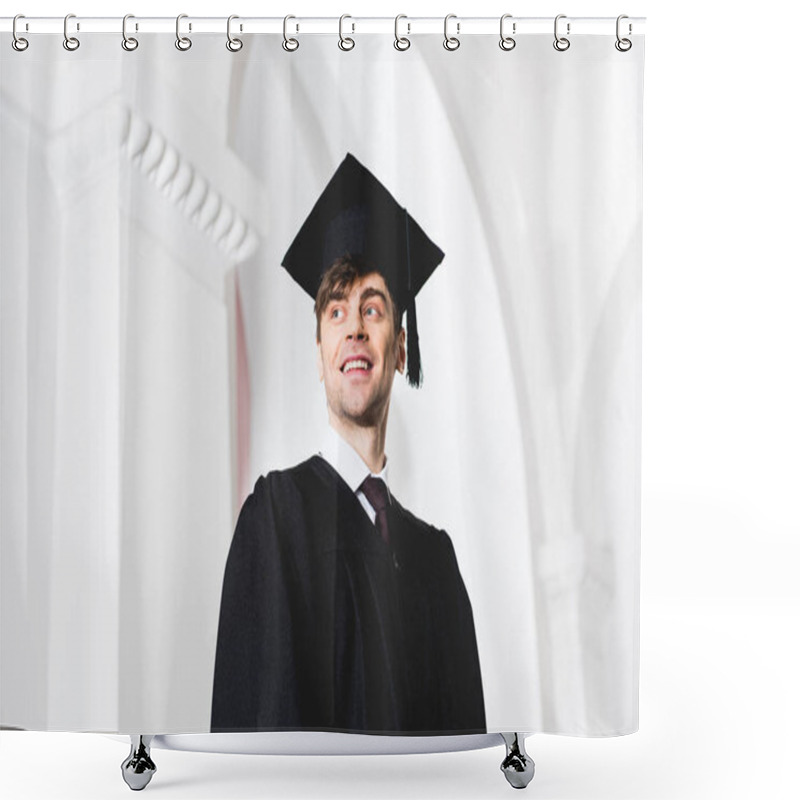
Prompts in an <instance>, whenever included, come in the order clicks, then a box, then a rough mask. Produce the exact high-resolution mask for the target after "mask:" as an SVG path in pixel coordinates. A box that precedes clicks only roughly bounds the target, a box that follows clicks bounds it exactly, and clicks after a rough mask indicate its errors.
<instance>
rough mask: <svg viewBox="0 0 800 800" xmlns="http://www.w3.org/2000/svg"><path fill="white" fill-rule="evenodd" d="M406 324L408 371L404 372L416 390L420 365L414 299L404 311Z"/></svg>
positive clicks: (418, 384)
mask: <svg viewBox="0 0 800 800" xmlns="http://www.w3.org/2000/svg"><path fill="white" fill-rule="evenodd" d="M406 323H407V327H408V331H407V333H408V339H407V345H408V369H407V370H406V379H407V380H408V382H409V383H410V384H411V385H412V386H413V387H414V388H415V389H418V388H419V387H420V385H421V384H422V363H421V362H420V357H419V333H418V331H417V305H416V303H415V301H414V298H413V297H412V298H411V302H410V303H409V305H408V308H407V309H406Z"/></svg>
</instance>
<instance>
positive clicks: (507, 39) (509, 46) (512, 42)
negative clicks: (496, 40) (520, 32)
mask: <svg viewBox="0 0 800 800" xmlns="http://www.w3.org/2000/svg"><path fill="white" fill-rule="evenodd" d="M507 19H511V14H503V16H502V17H500V49H501V50H505V51H506V52H508V51H509V50H513V49H514V48H515V47H516V46H517V40H516V39H514V38H513V37H512V36H506V35H505V33H504V31H503V25H504V24H505V21H506V20H507ZM512 31H513V32H514V33H516V32H517V25H516V23H514V25H513V27H512Z"/></svg>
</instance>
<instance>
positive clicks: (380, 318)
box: [317, 272, 406, 426]
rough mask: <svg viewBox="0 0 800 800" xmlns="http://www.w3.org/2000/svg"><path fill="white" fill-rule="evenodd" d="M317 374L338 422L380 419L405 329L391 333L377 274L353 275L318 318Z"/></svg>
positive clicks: (400, 359) (402, 356) (400, 361)
mask: <svg viewBox="0 0 800 800" xmlns="http://www.w3.org/2000/svg"><path fill="white" fill-rule="evenodd" d="M319 336H320V340H319V342H318V343H317V367H318V369H319V377H320V379H321V380H323V381H324V382H325V393H326V395H327V397H328V407H329V408H330V409H331V411H332V412H333V413H334V414H335V415H336V416H337V417H339V418H340V419H342V421H347V422H351V423H355V424H357V425H361V426H373V425H377V424H379V423H380V422H381V421H383V420H384V419H385V416H386V414H387V413H388V407H389V396H390V394H391V391H392V381H393V380H394V373H395V370H397V372H399V373H400V374H402V373H403V368H404V367H405V360H406V349H405V331H404V330H402V329H401V330H400V333H399V334H397V335H395V321H394V319H393V316H392V303H391V300H390V299H389V290H388V289H387V287H386V282H385V281H384V279H383V276H382V275H380V274H379V273H377V272H371V273H370V274H368V275H364V276H363V277H361V278H358V279H357V280H356V282H355V283H354V284H353V285H352V286H351V287H350V291H349V293H348V295H347V297H345V298H343V299H341V300H336V299H332V300H331V301H330V302H329V303H328V305H327V307H326V308H324V309H323V311H322V315H321V317H320V331H319Z"/></svg>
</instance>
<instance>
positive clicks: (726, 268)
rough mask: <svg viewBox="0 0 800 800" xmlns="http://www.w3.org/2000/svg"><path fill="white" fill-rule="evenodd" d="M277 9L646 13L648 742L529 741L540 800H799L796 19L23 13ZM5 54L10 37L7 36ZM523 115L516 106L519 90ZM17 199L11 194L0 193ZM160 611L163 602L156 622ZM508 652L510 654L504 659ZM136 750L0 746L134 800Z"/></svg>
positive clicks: (360, 765)
mask: <svg viewBox="0 0 800 800" xmlns="http://www.w3.org/2000/svg"><path fill="white" fill-rule="evenodd" d="M68 12H75V13H77V14H80V15H82V16H119V17H120V18H121V16H122V15H123V14H124V13H134V14H136V15H138V16H164V17H166V16H173V17H174V16H176V15H177V14H178V13H182V12H185V13H191V14H192V15H196V16H201V15H202V16H218V17H222V16H227V15H229V14H232V13H237V14H239V15H241V16H247V15H250V16H265V15H275V16H278V15H281V16H282V15H284V14H287V13H292V14H295V15H298V16H335V15H336V16H338V15H339V14H342V13H345V12H347V13H350V14H352V15H354V16H359V15H361V16H367V15H369V16H387V17H388V16H394V15H396V14H398V13H405V14H408V15H411V16H413V15H418V16H422V15H424V16H442V17H443V16H444V15H445V14H447V13H457V14H459V15H460V16H481V17H488V16H497V17H498V18H499V16H500V15H501V14H502V13H516V14H517V15H526V16H530V15H535V16H555V15H556V14H558V13H569V15H570V16H573V17H581V16H602V17H614V16H616V15H617V14H620V13H627V14H629V15H631V16H646V17H647V18H648V24H647V29H646V30H647V32H646V47H647V56H646V66H645V103H644V105H645V120H644V124H645V130H644V159H645V175H644V181H645V186H644V190H645V195H644V197H645V200H644V203H645V206H644V219H645V227H644V231H645V233H644V235H645V239H644V242H645V244H644V317H643V327H644V364H643V376H644V377H643V380H644V387H643V393H644V394H643V473H642V592H641V598H642V603H641V643H642V651H641V694H640V726H641V727H640V731H639V733H637V734H635V735H633V736H628V737H623V738H620V739H609V740H579V739H571V738H561V737H555V736H541V737H536V736H535V737H531V738H530V739H529V740H528V750H529V752H530V753H531V755H532V756H533V758H534V759H535V761H536V763H537V776H536V778H535V779H534V781H533V783H532V784H531V785H530V787H529V788H528V789H527V790H526V791H527V793H528V794H529V795H531V796H536V797H537V798H542V799H544V798H564V799H566V798H576V799H577V798H620V799H622V798H637V799H639V798H647V799H650V798H653V799H654V800H655V799H656V798H670V799H679V800H688V799H689V798H703V799H704V800H706V799H707V798H715V797H724V798H726V800H736V798H744V797H748V798H750V797H753V796H759V797H768V798H770V799H771V800H773V799H774V800H782V799H783V798H794V797H796V796H797V777H796V774H795V772H794V770H792V771H790V767H791V765H792V764H793V758H792V756H794V755H795V754H796V752H797V749H798V745H800V735H798V733H797V728H798V725H797V717H798V715H799V714H800V689H798V686H797V675H798V674H800V656H798V646H797V641H798V634H800V589H798V581H797V579H796V570H797V567H798V563H800V507H799V505H798V502H797V496H798V488H800V466H798V465H799V464H800V460H799V459H798V452H799V451H800V415H799V414H798V409H800V370H798V361H799V360H800V359H798V354H797V351H798V349H799V348H800V315H798V314H797V313H796V306H797V305H798V300H800V293H799V292H798V289H800V248H799V247H798V244H797V237H796V231H795V229H796V226H797V224H798V219H800V201H798V196H797V185H798V180H799V179H800V169H798V162H799V161H800V158H799V157H798V150H797V144H796V143H797V142H798V141H800V122H798V119H799V118H798V115H797V114H796V109H797V87H796V77H797V64H796V57H795V55H794V48H793V47H792V44H793V39H794V36H796V34H797V33H798V32H799V31H800V8H799V7H796V6H791V5H786V4H782V3H777V2H762V3H760V4H758V6H756V5H754V4H745V3H736V2H727V3H722V2H716V3H711V2H708V3H705V4H703V6H702V7H701V9H698V4H696V3H690V2H688V0H673V2H669V3H667V2H663V3H645V2H641V0H640V2H638V3H631V4H629V5H628V6H627V7H622V6H614V5H611V4H609V3H608V2H603V3H598V2H589V1H588V0H584V1H583V2H578V0H573V2H571V3H570V5H569V7H568V8H567V7H566V6H564V7H559V6H554V5H552V4H544V3H540V4H536V6H535V7H525V8H520V7H517V8H514V7H511V6H508V7H505V6H504V7H500V6H498V5H497V4H496V3H494V2H490V0H483V2H477V1H472V0H462V2H461V3H459V4H458V6H457V7H456V6H455V5H449V4H444V3H442V2H439V0H429V2H426V3H424V4H423V3H421V2H417V3H409V4H408V5H406V6H405V7H400V6H395V5H389V4H386V3H377V2H375V1H374V0H373V2H368V1H367V0H351V1H350V2H349V3H348V4H347V7H344V6H341V7H333V6H332V5H331V4H330V3H323V2H322V1H321V0H315V1H314V2H312V0H305V1H304V2H298V3H297V4H296V5H295V6H292V7H289V6H286V7H281V8H278V7H275V8H272V7H270V8H267V7H264V5H263V4H261V3H255V2H247V1H246V0H240V1H239V2H238V3H237V4H236V7H233V6H225V5H223V4H221V3H219V0H217V2H215V3H210V2H200V1H199V0H198V1H197V2H195V3H194V5H193V6H191V7H190V6H188V5H186V6H178V5H176V4H174V3H172V2H153V0H139V2H137V3H133V4H131V5H129V6H123V5H122V4H121V3H118V2H115V1H113V0H112V1H111V2H104V3H101V2H99V0H96V1H95V2H91V1H90V0H84V2H83V3H82V4H81V6H80V8H79V7H77V6H74V7H67V6H65V5H64V4H63V3H61V2H49V1H48V0H38V2H37V3H36V5H35V7H30V8H24V7H20V8H18V9H11V8H9V9H7V10H5V11H4V12H3V13H4V14H13V13H27V15H28V16H62V17H63V16H64V14H66V13H68ZM0 46H2V47H10V36H9V35H3V37H2V41H0ZM521 102H522V99H521ZM3 191H4V192H6V191H9V188H8V187H6V186H4V187H3ZM151 613H153V612H151ZM513 657H514V654H513V653H509V658H513ZM127 751H128V748H127V745H125V744H123V743H121V742H117V741H114V740H112V739H109V738H106V737H103V736H97V735H87V734H74V733H33V732H8V731H4V732H2V733H0V789H2V795H3V797H8V798H14V800H17V798H20V800H21V799H22V798H45V797H46V798H53V797H59V798H73V797H74V798H82V800H86V799H87V798H108V797H112V796H118V795H119V796H127V795H126V793H127V792H128V791H129V790H128V789H127V787H126V786H125V785H124V784H123V782H122V778H121V775H120V771H119V765H120V763H121V762H122V760H123V758H124V757H125V756H126V755H127ZM154 758H155V761H156V763H157V765H158V773H157V774H156V776H155V777H154V779H153V781H152V783H151V784H150V786H149V787H148V788H147V789H146V791H147V792H148V793H149V794H157V795H158V796H159V797H169V798H190V797H191V798H222V797H225V798H234V797H235V798H255V797H263V796H271V797H281V798H306V797H325V798H333V797H349V798H360V797H364V798H375V797H393V798H394V797H397V798H405V797H414V798H419V797H436V798H444V797H458V798H471V797H475V798H478V797H480V798H486V797H508V796H509V793H510V792H511V791H512V790H511V789H510V787H508V785H507V784H506V782H505V780H504V779H503V777H502V775H501V774H500V772H499V769H498V767H499V763H500V760H501V758H502V750H501V748H496V749H492V750H485V751H478V752H473V753H453V754H444V755H425V756H401V757H398V756H394V757H376V756H354V757H348V758H343V757H342V758H328V757H317V758H313V759H300V758H289V757H257V756H224V755H203V754H194V753H179V752H170V751H161V750H155V751H154Z"/></svg>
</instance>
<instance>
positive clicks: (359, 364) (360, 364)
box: [344, 361, 369, 375]
mask: <svg viewBox="0 0 800 800" xmlns="http://www.w3.org/2000/svg"><path fill="white" fill-rule="evenodd" d="M351 369H369V364H368V363H367V362H366V361H348V362H347V363H346V364H345V365H344V373H345V375H346V374H347V373H348V372H350V370H351Z"/></svg>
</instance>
